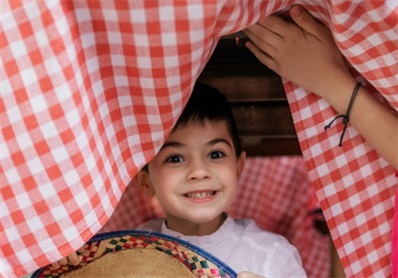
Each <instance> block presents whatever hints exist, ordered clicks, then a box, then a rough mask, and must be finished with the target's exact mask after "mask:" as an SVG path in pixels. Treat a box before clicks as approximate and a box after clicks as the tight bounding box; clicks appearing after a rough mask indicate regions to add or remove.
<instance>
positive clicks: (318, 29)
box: [290, 5, 327, 40]
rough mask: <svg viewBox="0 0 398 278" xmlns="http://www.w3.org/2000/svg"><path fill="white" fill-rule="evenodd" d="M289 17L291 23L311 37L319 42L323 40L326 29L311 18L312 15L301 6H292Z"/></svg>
mask: <svg viewBox="0 0 398 278" xmlns="http://www.w3.org/2000/svg"><path fill="white" fill-rule="evenodd" d="M290 16H291V18H292V19H293V21H294V22H295V23H296V24H297V25H298V26H300V27H301V28H302V29H303V30H304V31H306V32H307V33H309V34H311V35H313V36H314V37H315V38H317V39H319V40H323V38H324V36H325V29H327V28H326V27H325V26H324V25H323V24H322V23H320V22H319V21H317V20H316V19H315V18H314V17H312V15H311V14H310V13H309V12H307V11H306V10H305V9H304V8H303V7H302V6H300V5H293V6H292V8H291V9H290Z"/></svg>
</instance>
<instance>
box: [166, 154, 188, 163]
mask: <svg viewBox="0 0 398 278" xmlns="http://www.w3.org/2000/svg"><path fill="white" fill-rule="evenodd" d="M183 161H184V160H183V159H182V157H181V156H178V155H172V156H170V157H168V158H167V159H166V162H169V163H180V162H183Z"/></svg>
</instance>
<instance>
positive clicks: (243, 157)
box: [236, 151, 246, 178]
mask: <svg viewBox="0 0 398 278" xmlns="http://www.w3.org/2000/svg"><path fill="white" fill-rule="evenodd" d="M245 162H246V152H243V151H242V152H241V153H240V156H239V157H238V165H237V171H236V172H237V175H238V178H240V175H241V174H242V172H243V168H244V167H245Z"/></svg>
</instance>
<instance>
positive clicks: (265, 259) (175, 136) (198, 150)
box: [137, 83, 306, 278]
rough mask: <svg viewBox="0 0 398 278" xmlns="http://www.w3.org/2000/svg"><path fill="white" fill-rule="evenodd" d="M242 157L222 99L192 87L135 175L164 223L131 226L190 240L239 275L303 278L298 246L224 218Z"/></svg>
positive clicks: (244, 222) (248, 223) (204, 87)
mask: <svg viewBox="0 0 398 278" xmlns="http://www.w3.org/2000/svg"><path fill="white" fill-rule="evenodd" d="M245 159H246V153H245V152H244V151H242V150H241V147H240V141H239V136H238V132H237V129H236V125H235V120H234V116H233V114H232V111H231V109H230V107H229V104H228V102H227V100H226V98H225V97H224V96H223V95H222V94H221V93H220V92H219V91H218V90H216V89H214V88H212V87H209V86H207V85H204V84H201V83H197V84H196V85H195V88H194V90H193V93H192V95H191V97H190V99H189V101H188V103H187V105H186V107H185V109H184V111H183V113H182V115H181V116H180V118H179V120H178V122H177V124H176V126H175V127H174V129H173V130H172V132H171V134H170V136H169V137H168V138H167V140H166V142H165V143H164V145H163V146H162V148H161V149H160V151H159V152H158V154H157V155H156V157H155V158H154V159H153V160H152V161H151V162H149V163H148V165H146V166H145V167H144V169H143V170H141V171H140V173H139V174H138V176H137V180H138V184H139V186H140V188H141V189H142V190H143V191H144V192H145V193H146V195H147V196H149V197H153V196H156V197H157V199H158V200H159V204H160V205H161V207H162V208H163V210H164V213H165V219H153V220H150V221H149V222H147V223H144V224H143V225H141V226H140V227H138V228H137V229H139V230H148V231H156V232H162V233H165V234H168V235H171V236H175V237H178V238H181V239H183V240H186V241H188V242H191V243H193V244H195V245H197V246H199V247H201V248H203V249H205V250H207V251H208V252H210V253H211V254H213V255H214V256H216V257H218V258H219V259H220V260H222V261H224V262H225V263H227V264H228V265H229V266H230V267H231V268H232V269H234V270H235V271H236V272H238V273H239V272H243V271H249V272H251V273H255V274H258V275H263V276H265V277H268V278H271V277H305V276H306V274H305V272H304V270H303V268H302V266H301V260H300V257H299V255H298V253H297V250H296V248H295V247H293V246H292V245H290V244H289V243H288V241H287V240H286V239H285V238H283V237H282V236H279V235H276V234H273V233H270V232H267V231H263V230H261V229H260V228H258V227H257V226H256V224H255V223H254V221H253V220H249V219H233V218H231V217H230V216H228V215H227V214H226V213H225V211H226V210H227V209H228V208H229V207H230V206H231V204H232V203H233V201H234V199H235V196H236V193H237V191H238V180H239V177H240V175H241V173H242V170H243V167H244V164H245Z"/></svg>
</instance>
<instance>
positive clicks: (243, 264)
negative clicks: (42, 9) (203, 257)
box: [137, 216, 307, 278]
mask: <svg viewBox="0 0 398 278" xmlns="http://www.w3.org/2000/svg"><path fill="white" fill-rule="evenodd" d="M137 230H144V231H153V232H161V233H164V234H167V235H170V236H174V237H177V238H180V239H183V240H185V241H188V242H190V243H192V244H194V245H197V246H199V247H200V248H202V249H204V250H206V251H207V252H209V253H210V254H212V255H213V256H215V257H216V258H218V259H219V260H221V261H223V262H224V263H225V264H227V265H228V266H229V267H230V268H232V269H233V270H234V271H235V272H237V273H240V272H241V271H250V272H252V273H254V274H257V275H261V276H265V277H267V278H274V277H281V278H282V277H283V278H290V277H292V278H296V277H307V276H306V274H305V271H304V269H303V267H302V263H301V259H300V256H299V254H298V252H297V249H296V248H295V247H294V246H293V245H291V244H290V243H289V242H288V241H287V239H285V238H284V237H282V236H280V235H277V234H274V233H271V232H267V231H264V230H261V229H260V228H259V227H258V226H257V225H256V224H255V222H254V221H253V220H251V219H233V218H231V217H229V216H228V217H227V219H226V220H225V221H224V223H223V224H222V225H221V227H220V228H219V229H218V230H217V231H216V232H214V233H213V234H210V235H206V236H185V235H183V234H180V233H178V232H176V231H173V230H170V229H169V228H167V226H166V224H165V221H164V219H160V218H158V219H153V220H150V221H148V222H146V223H144V224H142V225H140V226H139V227H137Z"/></svg>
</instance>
